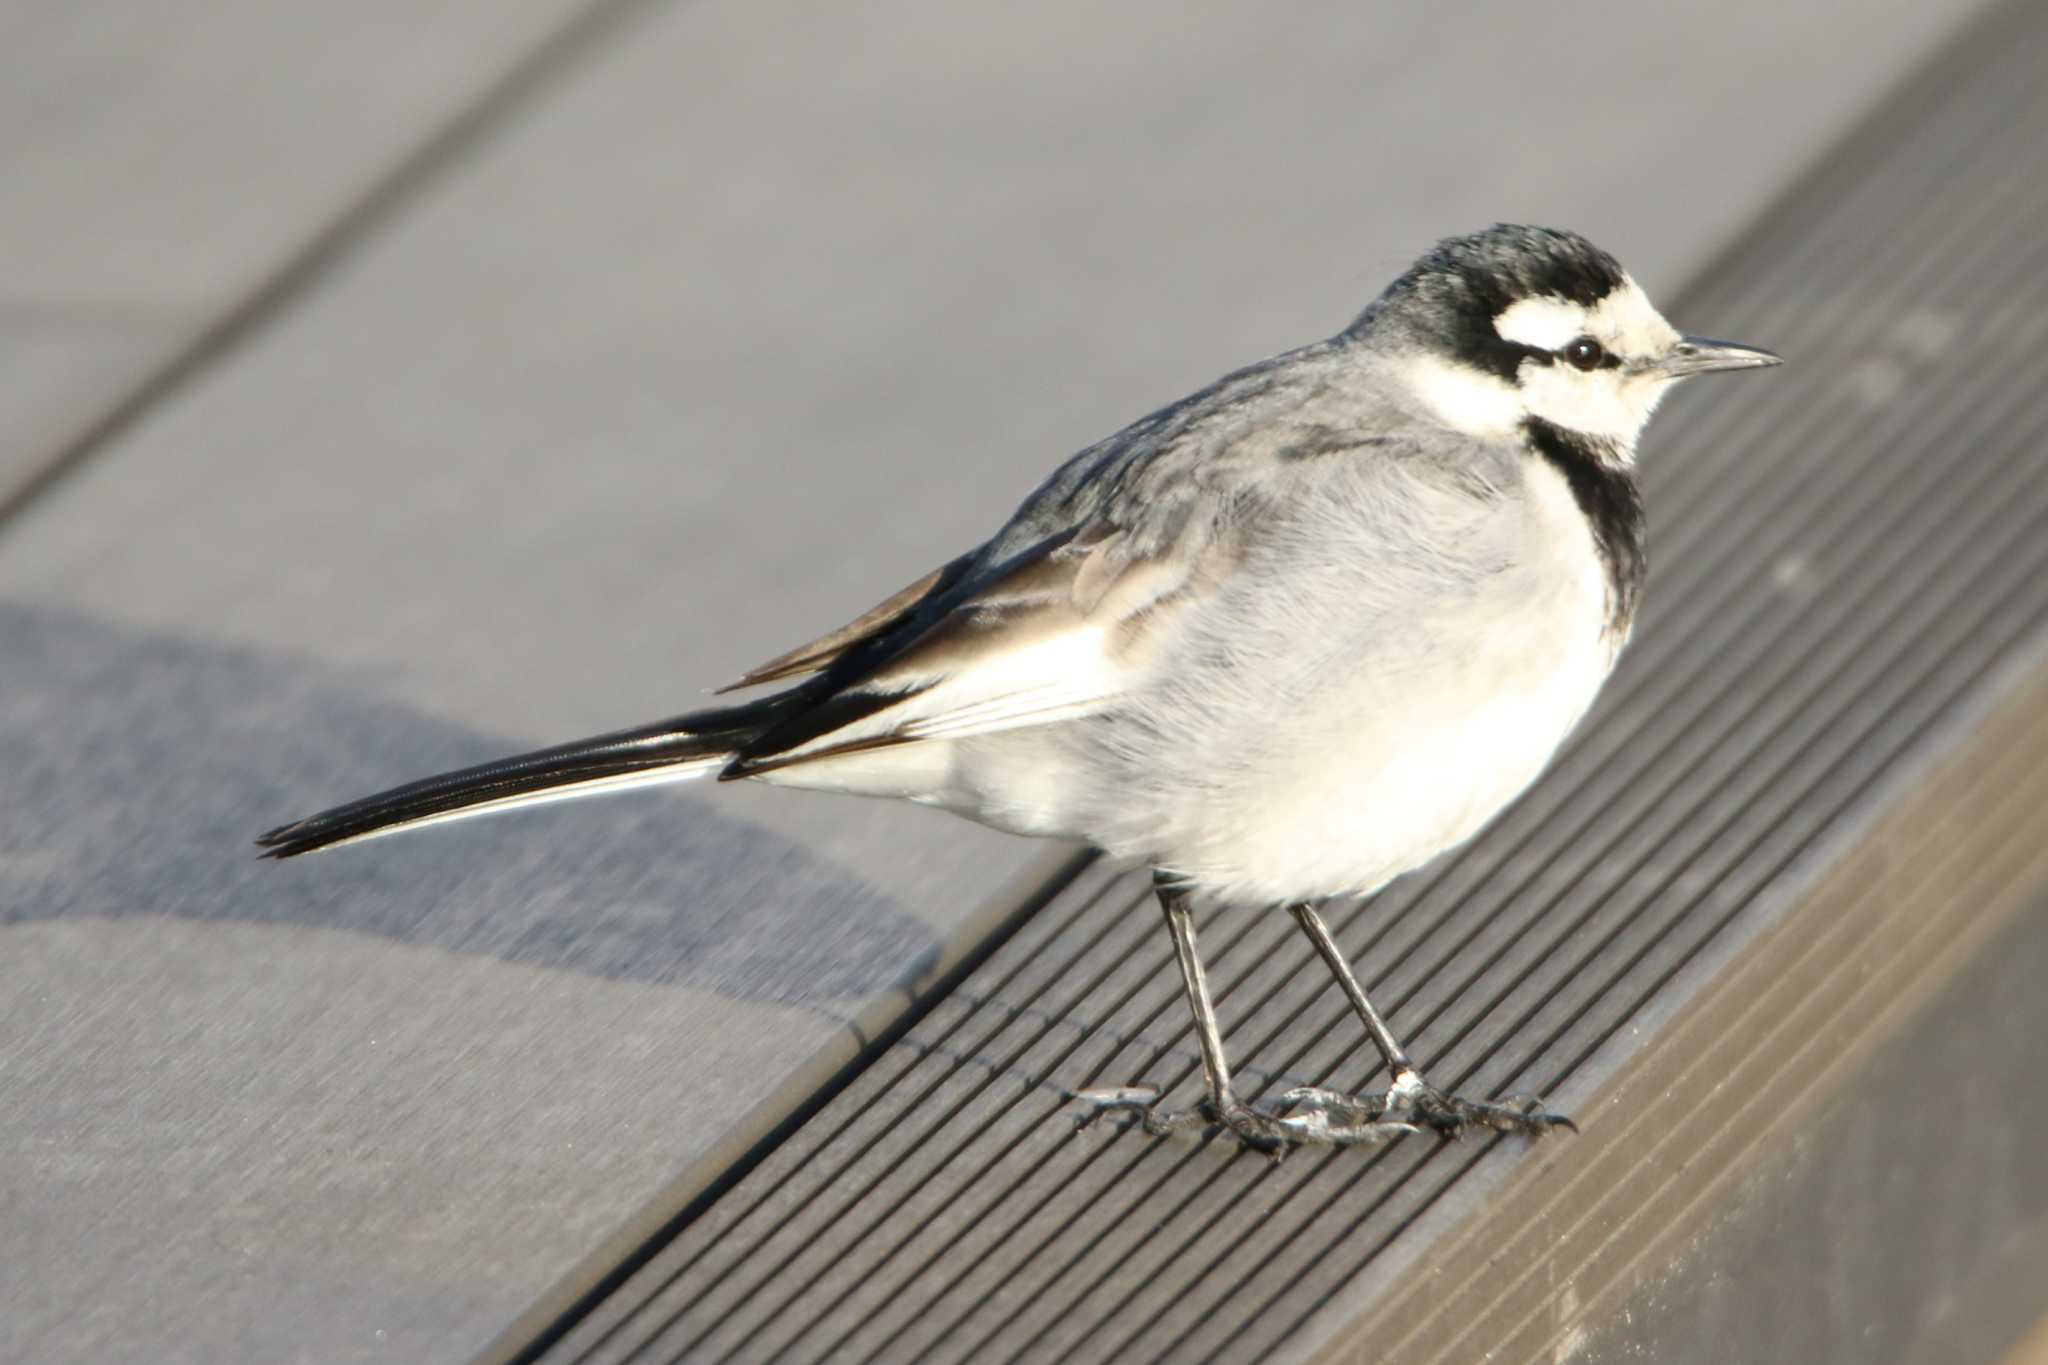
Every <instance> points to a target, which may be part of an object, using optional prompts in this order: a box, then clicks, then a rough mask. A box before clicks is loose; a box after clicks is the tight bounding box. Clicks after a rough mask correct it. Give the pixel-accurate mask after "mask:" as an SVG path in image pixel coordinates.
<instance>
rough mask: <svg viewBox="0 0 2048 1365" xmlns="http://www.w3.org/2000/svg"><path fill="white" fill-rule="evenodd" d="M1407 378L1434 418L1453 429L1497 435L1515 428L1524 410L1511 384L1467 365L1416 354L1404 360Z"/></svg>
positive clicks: (1482, 434) (1479, 434) (1483, 434)
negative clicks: (1413, 357) (1412, 357)
mask: <svg viewBox="0 0 2048 1365" xmlns="http://www.w3.org/2000/svg"><path fill="white" fill-rule="evenodd" d="M1406 379H1407V381H1408V384H1409V386H1410V387H1411V388H1412V389H1413V390H1414V391H1415V393H1416V394H1417V396H1419V397H1420V398H1421V399H1422V401H1423V403H1424V404H1426V405H1427V406H1428V407H1429V409H1430V411H1431V412H1433V413H1435V414H1436V417H1437V420H1438V421H1440V422H1442V423H1443V424H1444V425H1445V426H1447V427H1449V428H1451V429H1452V430H1453V431H1464V432H1470V433H1471V434H1472V435H1474V436H1498V435H1500V434H1501V433H1503V432H1507V431H1512V430H1514V428H1515V426H1516V425H1517V424H1518V423H1520V422H1521V420H1522V417H1523V416H1524V414H1525V411H1526V410H1525V409H1524V407H1523V405H1522V399H1521V396H1520V395H1519V394H1517V393H1516V391H1515V389H1514V386H1513V385H1511V384H1509V383H1508V382H1507V381H1506V380H1503V379H1497V378H1495V377H1494V376H1493V375H1490V374H1487V373H1485V372H1484V371H1482V370H1475V369H1473V368H1472V367H1471V366H1469V365H1459V364H1456V363H1454V362H1452V361H1449V360H1439V359H1437V358H1436V357H1435V356H1418V357H1416V358H1415V359H1413V360H1411V361H1409V362H1407V375H1406Z"/></svg>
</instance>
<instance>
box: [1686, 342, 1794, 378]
mask: <svg viewBox="0 0 2048 1365" xmlns="http://www.w3.org/2000/svg"><path fill="white" fill-rule="evenodd" d="M1784 363H1785V362H1784V360H1783V359H1781V358H1780V357H1778V356H1775V355H1773V354H1771V353H1770V352H1769V351H1763V350H1758V349H1757V348H1756V347H1754V346H1742V345H1738V344H1737V343H1735V342H1733V341H1710V340H1708V339H1707V338H1706V337H1680V338H1679V339H1678V344H1677V345H1676V346H1673V347H1672V348H1671V354H1669V355H1667V356H1665V357H1664V358H1663V359H1662V360H1660V361H1658V362H1657V363H1656V366H1655V368H1656V369H1658V370H1661V371H1662V372H1663V373H1665V374H1667V375H1669V376H1671V377H1672V378H1673V379H1684V378H1687V377H1688V376H1691V375H1695V374H1708V373H1711V372H1712V371H1714V370H1754V369H1760V368H1762V367H1763V366H1765V365H1782V364H1784Z"/></svg>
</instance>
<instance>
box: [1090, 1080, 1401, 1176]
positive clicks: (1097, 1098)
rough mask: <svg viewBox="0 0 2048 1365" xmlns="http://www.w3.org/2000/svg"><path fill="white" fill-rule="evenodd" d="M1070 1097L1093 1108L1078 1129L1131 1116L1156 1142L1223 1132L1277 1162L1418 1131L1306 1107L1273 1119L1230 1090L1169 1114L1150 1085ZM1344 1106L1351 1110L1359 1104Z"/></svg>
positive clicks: (1389, 1121) (1395, 1120)
mask: <svg viewBox="0 0 2048 1365" xmlns="http://www.w3.org/2000/svg"><path fill="white" fill-rule="evenodd" d="M1318 1093H1323V1094H1327V1093H1329V1092H1318ZM1070 1098H1073V1099H1076V1100H1080V1101H1081V1102H1083V1103H1084V1104H1088V1105H1091V1106H1093V1107H1092V1108H1091V1109H1090V1110H1089V1112H1088V1113H1086V1114H1084V1115H1082V1117H1081V1119H1080V1120H1079V1122H1078V1123H1077V1124H1076V1125H1075V1126H1076V1127H1078V1128H1085V1127H1087V1126H1088V1125H1089V1124H1091V1123H1093V1122H1094V1121H1095V1120H1096V1119H1098V1118H1100V1117H1101V1116H1102V1115H1103V1114H1105V1113H1111V1112H1115V1111H1125V1112H1133V1113H1135V1114H1136V1115H1137V1121H1136V1125H1135V1126H1137V1127H1141V1128H1143V1129H1144V1130H1145V1131H1146V1132H1148V1133H1151V1134H1152V1135H1154V1136H1155V1137H1165V1136H1167V1135H1169V1134H1172V1133H1184V1132H1188V1131H1190V1130H1195V1129H1201V1130H1209V1129H1215V1128H1221V1129H1223V1130H1225V1131H1226V1132H1228V1133H1229V1134H1230V1135H1231V1136H1232V1137H1234V1138H1236V1139H1237V1141H1238V1145H1239V1146H1242V1147H1246V1148H1249V1149H1250V1150H1252V1151H1254V1152H1264V1153H1266V1154H1267V1155H1268V1156H1271V1157H1272V1158H1273V1159H1274V1160H1275V1161H1278V1160H1279V1159H1280V1158H1282V1157H1284V1156H1286V1155H1287V1153H1288V1152H1290V1151H1292V1150H1293V1149H1294V1148H1296V1147H1303V1146H1308V1145H1310V1144H1320V1145H1323V1146H1332V1147H1352V1146H1357V1145H1360V1144H1362V1143H1373V1142H1384V1141H1386V1140H1387V1139H1388V1138H1392V1137H1399V1136H1400V1135H1401V1134H1403V1133H1413V1132H1418V1131H1420V1129H1418V1127H1417V1126H1416V1125H1415V1124H1414V1123H1412V1122H1409V1121H1408V1120H1406V1119H1403V1118H1390V1119H1369V1118H1362V1117H1354V1116H1350V1115H1347V1116H1346V1118H1345V1120H1344V1121H1342V1122H1340V1123H1334V1124H1333V1123H1332V1122H1330V1119H1329V1116H1328V1114H1327V1113H1326V1112H1324V1111H1323V1110H1322V1109H1321V1108H1319V1107H1317V1106H1314V1105H1310V1106H1307V1107H1308V1108H1309V1112H1308V1113H1304V1114H1293V1113H1278V1114H1271V1113H1267V1112H1265V1111H1263V1110H1260V1109H1254V1108H1253V1107H1252V1106H1251V1105H1248V1104H1246V1103H1244V1102H1243V1101H1242V1100H1240V1099H1238V1098H1237V1096H1235V1095H1233V1094H1231V1093H1229V1092H1228V1091H1226V1092H1224V1095H1223V1097H1222V1099H1221V1101H1218V1100H1216V1099H1213V1098H1212V1099H1204V1100H1203V1101H1202V1102H1201V1103H1199V1104H1197V1105H1196V1106H1195V1107H1194V1108H1192V1109H1183V1110H1177V1111H1173V1112H1167V1113H1162V1112H1160V1111H1159V1110H1158V1109H1157V1108H1155V1106H1156V1105H1157V1104H1158V1103H1159V1089H1158V1087H1156V1086H1150V1085H1124V1086H1109V1087H1104V1088H1101V1089H1096V1090H1076V1091H1073V1092H1072V1093H1071V1096H1070ZM1283 1098H1284V1097H1283ZM1333 1098H1337V1099H1345V1098H1346V1097H1342V1096H1333ZM1348 1102H1349V1103H1351V1104H1354V1105H1355V1104H1358V1103H1360V1102H1359V1101H1348ZM1296 1107H1301V1106H1296Z"/></svg>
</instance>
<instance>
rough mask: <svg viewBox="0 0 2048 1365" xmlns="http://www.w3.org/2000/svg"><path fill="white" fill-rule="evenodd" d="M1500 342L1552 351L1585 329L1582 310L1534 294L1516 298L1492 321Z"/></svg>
mask: <svg viewBox="0 0 2048 1365" xmlns="http://www.w3.org/2000/svg"><path fill="white" fill-rule="evenodd" d="M1493 330H1494V331H1496V332H1499V333H1500V337H1501V340H1502V341H1512V342H1514V343H1516V344H1517V345H1520V346H1534V347H1535V348H1536V349H1537V350H1539V351H1555V350H1557V349H1558V348H1559V347H1561V346H1563V345H1564V344H1565V343H1566V342H1567V341H1570V340H1571V339H1572V338H1574V337H1577V336H1580V335H1582V334H1583V333H1584V332H1585V330H1586V310H1585V309H1584V308H1581V307H1579V305H1577V304H1576V303H1572V302H1570V301H1569V300H1566V299H1559V298H1551V297H1550V296H1548V295H1543V294H1538V295H1534V296H1532V297H1530V298H1526V299H1517V300H1516V301H1515V302H1513V303H1511V304H1509V305H1508V306H1507V307H1506V308H1505V309H1503V310H1502V311H1501V315H1500V316H1499V317H1497V318H1495V319H1494V320H1493Z"/></svg>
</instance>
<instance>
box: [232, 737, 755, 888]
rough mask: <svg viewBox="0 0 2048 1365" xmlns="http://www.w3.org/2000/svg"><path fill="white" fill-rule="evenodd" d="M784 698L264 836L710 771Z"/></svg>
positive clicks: (422, 787)
mask: <svg viewBox="0 0 2048 1365" xmlns="http://www.w3.org/2000/svg"><path fill="white" fill-rule="evenodd" d="M779 700H780V698H773V697H770V698H763V699H762V701H760V702H755V703H751V704H749V705H745V706H735V707H727V708H721V709H718V710H712V711H701V712H698V713H696V714H694V715H688V716H678V717H676V718H675V719H673V720H666V721H659V722H656V723H655V724H653V725H643V726H639V727H637V728H635V729H631V730H618V731H614V732H613V733H611V734H606V735H598V736H595V737H594V738H591V739H585V740H578V741H576V742H575V743H573V744H559V745H556V746H554V747H553V748H549V749H538V750H535V751H534V752H533V753H529V754H518V755H515V756H513V757H511V758H501V759H498V760H497V761H496V762H492V763H484V764H480V765H478V766H477V767H474V768H463V769H461V770H459V771H457V772H452V773H443V774H441V775H440V776H438V777H429V778H425V779H423V780H421V781H418V782H410V783H407V784H406V785H405V786H403V787H394V788H392V789H391V790H390V791H387V792H380V793H378V794H377V795H375V796H368V797H364V798H363V799H362V800H360V801H351V802H349V803H348V804H347V805H345V806H336V807H335V808H334V809H332V810H328V811H322V812H321V813H320V814H318V815H314V816H310V817H308V818H307V819H304V820H296V821H294V822H292V823H291V824H288V825H280V826H278V827H277V828H276V829H274V830H271V831H270V832H269V833H268V834H265V835H263V836H262V837H261V838H259V839H257V841H256V843H257V845H258V846H259V847H260V848H262V849H263V850H264V853H263V855H262V856H264V857H266V858H294V857H297V856H298V855H299V854H301V853H312V852H314V851H315V850H318V849H323V848H333V847H335V846H336V845H339V844H347V843H354V842H356V841H358V840H362V839H372V838H376V837H377V836H379V835H384V834H395V833H397V832H398V831H399V830H403V829H414V828H417V827H419V826H421V825H431V824H439V823H440V822H442V821H444V820H459V819H462V818H464V817H467V816H472V815H484V814H488V813H490V812H493V811H500V810H508V809H511V808H512V807H515V806H527V805H537V804H539V803H541V802H545V801H566V800H572V799H574V798H576V797H580V796H595V795H598V794H599V793H603V792H613V791H623V790H626V789H627V788H631V787H643V786H651V785H654V784H655V783H661V782H679V781H683V780H685V779H688V778H692V777H701V776H703V775H705V774H706V773H709V772H712V771H714V770H716V769H718V768H721V767H723V766H725V764H726V762H727V761H728V760H729V759H730V758H731V757H732V754H733V752H734V750H736V749H737V748H739V747H740V746H741V745H743V744H745V743H746V742H747V740H748V739H750V738H752V737H753V736H754V735H755V734H757V733H759V731H760V729H761V727H762V726H763V725H764V724H766V723H767V722H768V721H770V720H771V719H773V718H774V717H776V716H777V715H779V713H780V708H779V707H776V706H773V705H772V703H774V702H776V701H779Z"/></svg>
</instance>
